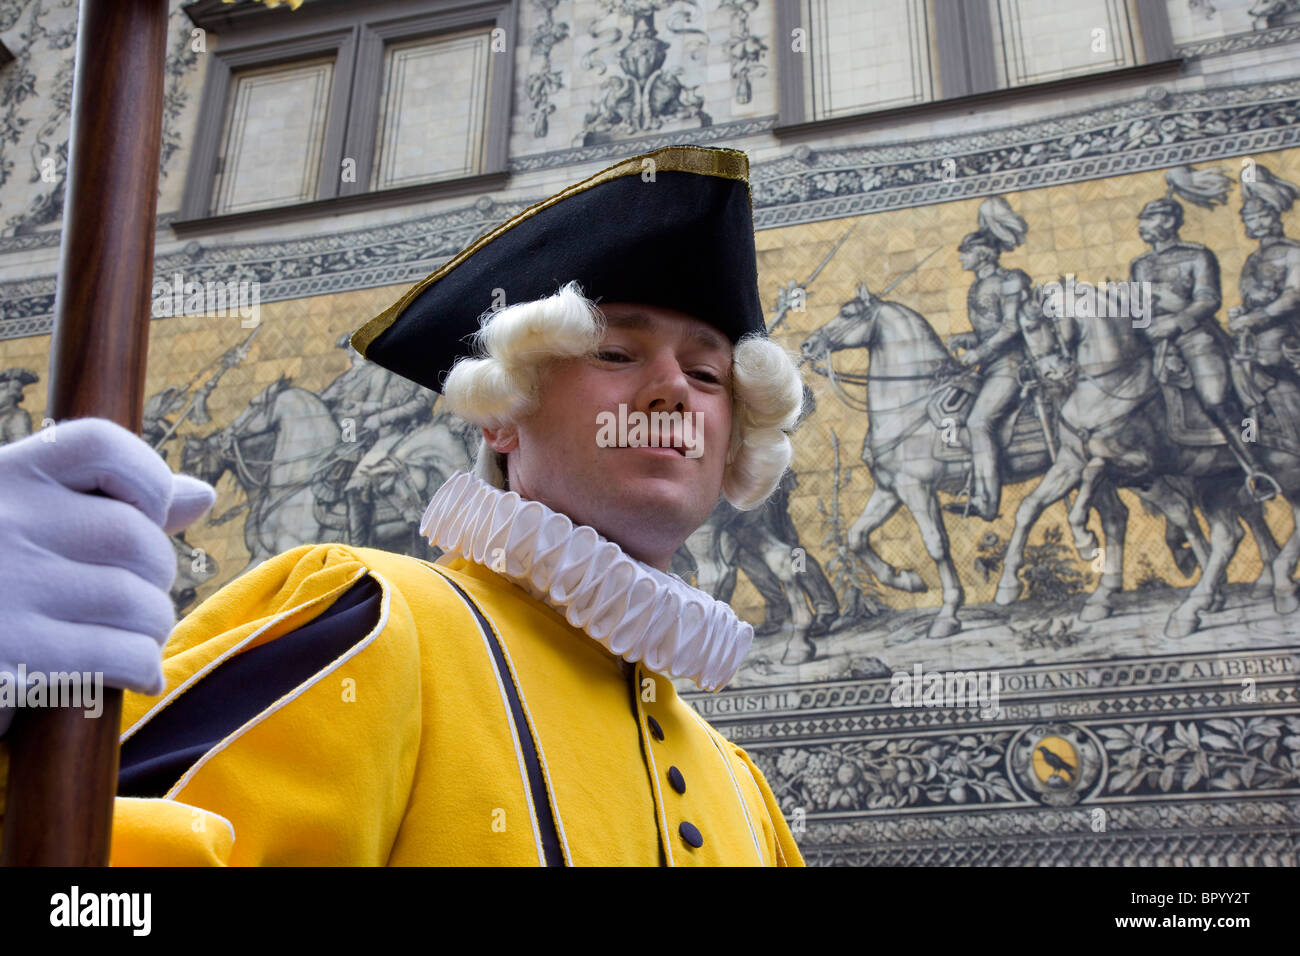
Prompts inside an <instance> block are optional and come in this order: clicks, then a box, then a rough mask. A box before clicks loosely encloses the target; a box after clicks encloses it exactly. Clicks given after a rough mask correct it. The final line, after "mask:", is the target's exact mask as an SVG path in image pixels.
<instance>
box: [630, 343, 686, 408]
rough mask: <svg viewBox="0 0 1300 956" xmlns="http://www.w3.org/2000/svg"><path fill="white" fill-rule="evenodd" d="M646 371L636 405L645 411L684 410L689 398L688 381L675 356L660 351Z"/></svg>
mask: <svg viewBox="0 0 1300 956" xmlns="http://www.w3.org/2000/svg"><path fill="white" fill-rule="evenodd" d="M646 371H647V374H646V380H645V383H644V384H643V385H642V387H641V390H640V394H639V395H638V396H637V405H638V406H639V407H641V408H643V409H644V410H645V411H656V412H665V411H668V412H671V411H685V410H686V405H687V402H688V401H689V400H690V383H689V382H688V381H687V377H686V373H685V372H684V371H683V370H682V367H681V365H680V363H679V362H678V361H677V357H676V356H675V355H672V354H670V353H667V352H665V353H662V354H660V355H658V356H656V357H655V358H654V360H653V361H651V362H650V364H649V365H648V366H647V369H646Z"/></svg>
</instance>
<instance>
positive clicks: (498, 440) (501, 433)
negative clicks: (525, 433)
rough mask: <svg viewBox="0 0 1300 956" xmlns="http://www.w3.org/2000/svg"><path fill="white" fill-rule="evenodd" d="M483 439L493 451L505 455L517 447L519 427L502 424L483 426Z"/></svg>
mask: <svg viewBox="0 0 1300 956" xmlns="http://www.w3.org/2000/svg"><path fill="white" fill-rule="evenodd" d="M483 440H484V441H486V442H487V443H488V447H489V448H491V449H492V450H493V451H496V452H500V453H501V454H503V455H507V454H509V453H510V452H512V451H514V450H515V449H516V448H518V447H519V429H517V428H516V427H515V426H514V425H502V426H501V427H500V428H488V427H486V426H484V428H483Z"/></svg>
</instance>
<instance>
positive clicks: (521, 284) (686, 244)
mask: <svg viewBox="0 0 1300 956" xmlns="http://www.w3.org/2000/svg"><path fill="white" fill-rule="evenodd" d="M571 280H577V282H578V284H579V285H580V286H581V287H582V291H583V294H584V295H586V296H587V297H588V298H590V299H593V300H596V301H600V300H604V301H606V302H641V303H645V304H647V305H657V306H661V307H664V308H670V309H675V310H677V311H679V312H684V313H686V314H687V315H691V316H694V317H695V318H698V319H700V320H701V321H703V322H707V323H709V324H710V325H713V326H714V327H716V328H717V329H718V330H719V331H721V332H722V333H723V334H725V335H726V336H727V337H728V338H729V339H730V340H731V341H732V342H736V341H738V340H739V339H740V337H741V336H742V335H745V334H746V333H749V332H762V331H764V330H765V328H766V326H765V325H764V322H763V309H762V304H761V303H760V301H759V298H758V265H757V261H756V257H755V252H754V218H753V206H752V201H751V199H750V195H749V158H748V157H747V156H746V155H745V154H744V153H743V152H741V151H739V150H735V149H721V148H715V147H705V146H667V147H664V148H663V149H657V150H654V151H653V152H649V153H644V154H642V155H640V156H633V157H631V158H629V159H625V160H623V161H622V162H619V163H616V164H615V165H613V166H610V167H608V168H606V169H603V170H601V171H600V172H598V173H596V174H595V175H594V176H591V177H589V178H587V179H584V180H583V181H582V182H580V183H577V184H575V185H573V186H569V187H568V188H567V189H564V190H563V191H561V192H559V193H557V194H556V195H554V196H552V197H551V198H550V199H546V200H543V201H542V202H539V203H535V204H534V205H532V206H529V207H528V208H527V209H525V210H523V211H522V212H520V213H519V214H518V215H516V216H514V217H513V218H512V219H510V220H509V221H508V222H505V223H502V224H501V225H500V226H497V227H496V228H495V229H493V230H491V231H490V232H488V233H486V234H484V235H482V236H480V237H479V238H478V239H476V240H474V242H472V243H471V244H470V245H469V246H468V247H467V248H465V249H463V250H461V251H460V252H459V253H457V254H456V255H455V256H453V257H452V258H451V259H450V260H449V261H448V262H447V263H446V264H445V265H443V266H442V267H441V268H440V269H438V270H437V271H436V272H434V273H433V274H432V275H430V276H429V277H428V278H426V279H424V280H422V281H421V282H418V283H416V284H415V285H414V286H412V287H411V288H410V289H409V290H408V291H407V293H406V294H405V295H404V296H402V298H401V299H399V300H398V301H397V302H396V303H394V304H393V305H392V306H390V307H389V308H387V309H385V310H384V311H383V312H382V313H381V314H380V315H378V316H376V317H375V318H373V319H371V320H370V321H369V322H367V323H366V324H365V325H363V326H362V327H361V328H360V329H358V330H357V331H356V332H354V333H353V334H352V345H353V347H354V348H356V350H357V351H358V352H360V353H361V354H362V355H363V356H365V357H366V358H367V359H369V360H370V361H371V362H374V363H376V364H377V365H381V366H383V367H384V368H386V369H388V370H389V371H391V372H396V373H397V374H398V375H401V376H403V377H405V378H409V379H411V380H412V381H415V382H418V383H419V384H421V385H423V386H425V387H426V388H430V389H433V390H434V391H440V390H441V388H442V383H443V379H444V378H445V377H446V374H447V372H448V371H449V370H450V369H451V367H452V365H453V364H455V362H456V360H457V359H458V358H461V357H462V356H466V355H470V354H471V347H470V344H469V342H468V341H467V339H468V337H469V336H470V335H472V334H473V333H474V332H477V331H478V330H479V327H480V323H479V318H480V316H482V315H483V314H484V313H487V312H490V311H491V310H492V309H493V308H494V306H499V305H500V304H501V303H500V302H499V301H494V295H498V296H499V294H500V293H499V292H496V290H502V291H504V293H505V295H506V300H507V301H506V303H505V304H506V305H509V304H512V303H514V302H527V301H530V300H534V299H542V298H546V297H547V296H550V295H554V294H555V293H556V291H558V290H559V288H560V287H561V286H562V285H564V284H565V283H566V282H569V281H571Z"/></svg>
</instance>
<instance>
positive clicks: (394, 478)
mask: <svg viewBox="0 0 1300 956" xmlns="http://www.w3.org/2000/svg"><path fill="white" fill-rule="evenodd" d="M445 418H446V416H438V417H436V418H435V419H434V420H433V421H430V422H427V423H424V424H422V425H420V426H419V427H417V428H415V429H412V430H411V431H410V433H409V434H407V435H405V436H403V437H402V439H401V440H400V441H399V442H397V443H396V444H394V446H393V448H392V449H391V451H390V453H389V455H388V458H386V459H385V461H384V463H383V467H380V468H376V469H375V471H374V474H373V480H374V482H375V485H376V487H375V492H376V508H375V511H374V513H373V515H372V516H371V522H372V526H371V529H370V533H371V544H372V545H373V546H374V547H377V548H381V549H384V550H391V551H398V552H403V553H410V554H418V553H421V551H422V549H426V548H427V544H425V543H424V541H423V540H422V539H421V538H420V537H419V530H418V525H419V516H420V514H421V513H422V511H423V509H424V507H425V505H426V504H427V499H428V497H429V496H430V495H432V493H433V490H434V489H435V488H437V487H438V486H439V485H440V484H442V482H443V481H444V480H446V478H447V477H448V476H449V475H450V474H451V473H452V472H454V471H455V470H457V469H458V468H465V467H467V465H468V460H469V450H468V446H467V443H466V438H465V435H464V433H463V429H459V428H457V427H455V425H454V423H450V422H448V421H446V420H445ZM348 445H349V443H348V442H344V441H343V440H342V433H341V429H340V427H339V425H338V423H337V422H336V421H335V420H334V416H333V415H332V414H331V412H330V410H329V408H328V407H327V406H326V405H325V403H324V402H323V401H321V399H320V398H319V397H318V396H317V395H316V394H315V393H314V392H310V391H307V390H306V389H302V388H298V387H295V386H293V385H292V382H291V380H290V379H289V378H287V377H285V376H281V377H280V379H279V380H277V381H276V382H273V383H272V384H271V385H269V386H268V387H267V388H266V389H264V390H263V391H262V392H261V393H260V394H259V395H257V396H256V397H255V398H254V399H253V400H252V401H251V402H250V403H249V405H248V407H247V408H246V409H245V410H244V411H243V412H242V413H241V414H240V415H239V416H238V417H237V418H236V419H235V420H234V421H233V422H231V423H230V424H229V425H228V426H226V427H225V428H223V429H221V430H220V431H218V432H216V433H214V434H212V435H209V436H207V437H187V438H186V440H185V446H184V448H183V450H182V454H181V467H182V470H184V471H185V472H187V473H189V474H192V475H195V476H197V477H199V478H202V479H203V480H204V481H207V482H208V483H209V484H215V483H216V482H217V480H218V479H220V478H221V476H222V475H223V474H225V473H226V472H227V471H230V472H231V473H232V474H233V475H234V476H235V479H236V481H237V482H238V483H239V485H240V487H242V488H243V490H244V493H245V495H246V496H247V501H248V503H247V508H248V515H247V517H246V518H245V520H244V543H245V545H246V547H247V548H248V553H249V563H248V566H247V567H246V568H244V570H247V569H248V568H249V567H253V566H255V565H256V564H258V563H260V562H261V561H263V560H265V559H266V558H269V557H272V556H273V555H276V554H279V553H280V552H282V551H285V550H288V549H290V548H294V547H297V546H299V545H301V544H302V543H304V542H314V541H327V540H338V539H339V537H340V534H339V532H340V530H345V529H346V527H347V520H346V513H343V512H339V511H338V510H337V509H335V510H330V509H329V508H328V507H322V504H321V502H320V501H318V499H317V496H318V494H319V492H320V489H321V488H322V486H323V484H322V483H323V479H324V476H326V475H327V474H328V473H329V472H330V470H331V468H334V467H336V466H337V465H338V462H339V455H338V449H339V448H340V447H347V446H348ZM338 507H345V505H343V504H342V503H338ZM240 573H242V571H241V572H240Z"/></svg>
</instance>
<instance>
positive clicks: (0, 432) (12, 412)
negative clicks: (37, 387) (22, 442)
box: [0, 368, 40, 445]
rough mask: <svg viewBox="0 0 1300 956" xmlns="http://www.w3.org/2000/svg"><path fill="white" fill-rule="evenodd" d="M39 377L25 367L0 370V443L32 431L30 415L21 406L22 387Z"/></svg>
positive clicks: (33, 382)
mask: <svg viewBox="0 0 1300 956" xmlns="http://www.w3.org/2000/svg"><path fill="white" fill-rule="evenodd" d="M39 380H40V379H39V377H38V376H37V375H36V373H35V372H32V371H29V370H28V369H25V368H7V369H3V370H0V445H3V444H5V443H6V442H11V441H17V440H18V439H20V438H26V437H27V436H28V435H30V434H31V433H32V416H31V413H30V412H28V411H27V409H25V408H23V407H22V404H23V389H24V388H26V387H27V386H28V385H34V384H36V382H38V381H39Z"/></svg>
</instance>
